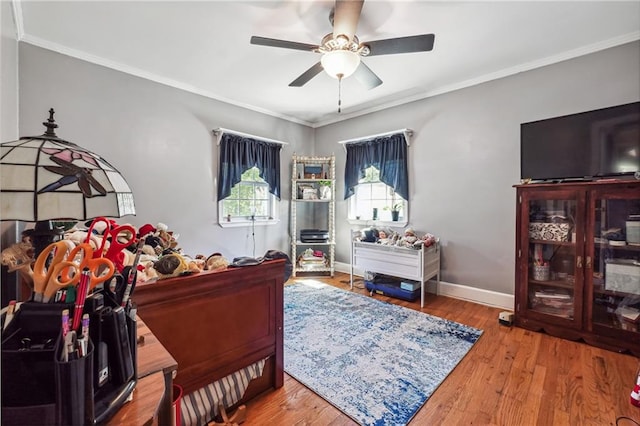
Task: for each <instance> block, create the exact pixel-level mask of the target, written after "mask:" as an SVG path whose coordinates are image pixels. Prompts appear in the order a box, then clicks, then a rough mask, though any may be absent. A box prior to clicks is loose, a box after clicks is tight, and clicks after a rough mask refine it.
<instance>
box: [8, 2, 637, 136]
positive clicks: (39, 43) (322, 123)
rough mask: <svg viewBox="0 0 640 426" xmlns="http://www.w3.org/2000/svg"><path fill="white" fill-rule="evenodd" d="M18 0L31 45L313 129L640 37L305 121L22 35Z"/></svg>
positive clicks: (607, 42) (617, 39)
mask: <svg viewBox="0 0 640 426" xmlns="http://www.w3.org/2000/svg"><path fill="white" fill-rule="evenodd" d="M20 3H21V0H13V5H14V16H15V19H16V28H17V31H18V40H19V41H22V42H25V43H28V44H32V45H34V46H38V47H42V48H44V49H48V50H52V51H54V52H58V53H61V54H63V55H67V56H71V57H73V58H77V59H80V60H83V61H86V62H90V63H93V64H97V65H102V66H104V67H107V68H111V69H114V70H116V71H121V72H124V73H127V74H131V75H134V76H137V77H140V78H144V79H146V80H151V81H154V82H156V83H160V84H163V85H165V86H169V87H173V88H176V89H180V90H184V91H187V92H190V93H194V94H197V95H201V96H204V97H207V98H210V99H214V100H217V101H220V102H224V103H227V104H230V105H234V106H237V107H240V108H245V109H248V110H251V111H255V112H258V113H261V114H266V115H270V116H272V117H275V118H279V119H282V120H286V121H289V122H292V123H296V124H300V125H303V126H307V127H311V128H313V129H317V128H320V127H324V126H327V125H330V124H335V123H339V122H342V121H346V120H350V119H352V118H357V117H360V116H363V115H367V114H371V113H374V112H379V111H383V110H386V109H389V108H393V107H397V106H400V105H404V104H407V103H411V102H415V101H419V100H423V99H426V98H430V97H433V96H437V95H442V94H444V93H448V92H453V91H456V90H460V89H464V88H467V87H471V86H475V85H478V84H482V83H486V82H489V81H492V80H497V79H500V78H504V77H508V76H510V75H514V74H518V73H522V72H525V71H530V70H533V69H536V68H541V67H544V66H547V65H552V64H555V63H558V62H562V61H566V60H569V59H573V58H577V57H579V56H584V55H588V54H590V53H595V52H598V51H601V50H605V49H608V48H611V47H616V46H620V45H622V44H626V43H630V42H633V41H637V40H640V31H634V32H632V33H629V34H625V35H622V36H619V37H614V38H611V39H608V40H603V41H601V42H597V43H593V44H590V45H587V46H583V47H580V48H577V49H573V50H569V51H566V52H563V53H560V54H557V55H552V56H548V57H546V58H542V59H539V60H536V61H531V62H526V63H523V64H520V65H516V66H514V67H509V68H505V69H502V70H499V71H496V72H493V73H489V74H485V75H482V76H479V77H476V78H472V79H469V80H465V81H461V82H457V83H453V84H449V85H445V86H441V87H438V88H436V89H434V90H430V91H426V92H423V93H419V94H416V95H412V96H409V97H405V98H402V99H397V100H395V101H391V102H386V103H384V104H381V105H377V106H375V107H371V108H364V109H361V110H358V111H354V112H352V113H349V112H346V113H345V112H343V113H342V114H340V116H334V117H330V118H327V119H322V118H321V119H319V120H317V121H306V120H302V119H299V118H297V117H293V116H289V115H285V114H280V113H277V112H274V111H271V110H267V109H264V108H260V107H257V106H254V105H251V104H246V103H243V102H238V101H235V100H232V99H228V98H225V97H222V96H219V95H217V94H215V93H212V92H210V91H207V90H203V89H201V88H199V87H195V86H192V85H190V84H187V83H184V82H181V81H177V80H173V79H170V78H166V77H162V76H159V75H156V74H154V73H151V72H148V71H144V70H141V69H138V68H135V67H131V66H129V65H126V64H122V63H119V62H115V61H111V60H108V59H105V58H102V57H99V56H96V55H91V54H89V53H87V52H83V51H79V50H76V49H71V48H69V47H66V46H63V45H60V44H57V43H52V42H50V41H47V40H43V39H41V38H38V37H33V36H31V35H29V34H25V33H24V27H23V22H22V7H21V4H20Z"/></svg>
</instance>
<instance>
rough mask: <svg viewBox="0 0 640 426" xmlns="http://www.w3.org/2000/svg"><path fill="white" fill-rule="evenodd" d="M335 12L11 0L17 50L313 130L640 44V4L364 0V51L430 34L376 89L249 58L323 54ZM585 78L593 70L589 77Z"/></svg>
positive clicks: (396, 59) (287, 4) (319, 7)
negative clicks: (314, 47) (306, 78)
mask: <svg viewBox="0 0 640 426" xmlns="http://www.w3.org/2000/svg"><path fill="white" fill-rule="evenodd" d="M332 6H333V2H332V1H313V2H312V1H195V2H186V1H177V2H171V1H141V2H133V1H106V2H105V1H68V2H59V1H41V2H38V1H31V0H22V1H19V0H14V12H15V16H16V22H17V27H18V38H19V39H20V40H22V41H24V42H27V43H31V44H34V45H37V46H41V47H44V48H47V49H51V50H55V51H58V52H61V53H64V54H67V55H71V56H74V57H77V58H80V59H84V60H87V61H90V62H94V63H97V64H101V65H105V66H108V67H111V68H114V69H118V70H121V71H124V72H128V73H131V74H135V75H138V76H141V77H145V78H148V79H151V80H154V81H158V82H161V83H164V84H168V85H171V86H175V87H179V88H182V89H185V90H189V91H192V92H194V93H198V94H202V95H204V96H208V97H211V98H214V99H219V100H222V101H225V102H230V103H232V104H235V105H240V106H244V107H247V108H251V109H254V110H257V111H260V112H264V113H267V114H271V115H274V116H278V117H283V118H286V119H289V120H292V121H295V122H298V123H302V124H306V125H310V126H313V127H318V126H320V125H324V124H328V123H332V122H336V121H340V120H342V119H345V118H349V117H353V116H357V115H361V114H364V113H367V112H371V111H374V110H378V109H382V108H385V107H389V106H393V105H398V104H402V103H405V102H408V101H412V100H417V99H422V98H425V97H428V96H433V95H435V94H439V93H444V92H447V91H450V90H455V89H458V88H462V87H466V86H469V85H473V84H477V83H480V82H483V81H488V80H491V79H494V78H499V77H502V76H505V75H510V74H513V73H516V72H521V71H526V70H528V69H532V68H536V67H539V66H543V65H547V64H551V63H554V62H558V61H561V60H565V59H569V58H572V57H576V56H580V55H584V54H587V53H590V52H593V51H597V50H601V49H604V48H608V47H612V46H616V45H619V44H623V43H627V42H630V41H633V40H638V39H640V1H637V0H636V1H624V2H611V1H602V2H595V1H587V2H583V1H567V2H551V1H531V2H515V1H496V2H478V1H472V2H453V1H446V2H445V1H435V2H434V1H419V0H414V1H391V0H368V1H366V2H365V4H364V7H363V9H362V15H361V18H360V23H359V25H358V30H357V35H358V37H359V38H360V40H361V41H367V40H378V39H385V38H395V37H401V36H409V35H417V34H425V33H434V34H435V47H434V49H433V51H431V52H422V53H407V54H399V55H387V56H376V57H370V58H365V59H364V62H365V63H366V64H367V65H368V66H369V67H370V68H371V69H372V70H373V71H374V72H375V73H376V74H377V75H378V76H379V77H380V78H381V79H382V81H383V84H382V85H381V86H379V87H377V88H375V89H372V90H365V89H364V88H363V87H362V86H361V85H360V84H359V83H358V81H356V80H355V79H353V78H347V79H345V80H344V81H343V85H342V110H343V111H342V114H337V100H338V83H337V80H334V79H332V78H331V77H329V76H328V75H326V74H325V73H321V74H319V75H317V76H316V77H315V78H313V79H312V80H311V81H310V82H309V83H307V84H306V85H305V86H303V87H299V88H294V87H288V84H289V83H290V82H291V81H292V80H294V79H295V78H296V77H298V76H299V75H300V74H302V72H304V71H305V70H307V69H308V68H309V67H311V66H312V65H313V64H315V63H316V62H317V61H318V60H319V59H320V56H319V54H315V53H310V52H304V51H299V50H289V49H281V48H273V47H264V46H255V45H251V44H249V39H250V37H251V36H252V35H259V36H263V37H270V38H277V39H283V40H290V41H297V42H303V43H310V44H319V43H320V40H321V39H322V37H323V36H324V35H325V34H326V33H329V32H331V26H330V23H329V19H328V16H329V12H330V10H331V8H332ZM585 72H588V70H585Z"/></svg>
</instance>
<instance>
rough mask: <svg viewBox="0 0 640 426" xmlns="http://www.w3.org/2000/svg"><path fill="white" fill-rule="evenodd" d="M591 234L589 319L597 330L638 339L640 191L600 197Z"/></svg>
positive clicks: (595, 202)
mask: <svg viewBox="0 0 640 426" xmlns="http://www.w3.org/2000/svg"><path fill="white" fill-rule="evenodd" d="M590 207H591V209H592V211H591V212H590V214H591V215H592V222H591V223H592V224H593V229H592V230H591V231H592V232H590V233H589V234H588V235H587V246H588V251H589V253H588V257H587V265H586V267H587V269H586V274H587V277H586V278H587V280H590V283H591V285H590V286H589V287H588V289H589V292H588V294H587V297H588V300H589V301H588V303H589V304H590V305H589V306H588V308H587V317H588V318H589V320H590V321H589V326H590V327H589V328H590V329H591V331H596V332H599V333H606V335H610V336H619V337H630V338H635V339H638V333H639V331H640V328H639V324H640V193H638V191H637V189H636V190H632V189H630V190H629V191H619V192H616V193H615V195H608V194H607V193H606V191H597V192H595V193H594V196H593V199H592V200H591V203H590Z"/></svg>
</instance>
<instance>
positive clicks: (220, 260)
mask: <svg viewBox="0 0 640 426" xmlns="http://www.w3.org/2000/svg"><path fill="white" fill-rule="evenodd" d="M227 266H229V261H228V260H227V259H225V258H224V256H222V254H220V253H213V254H212V255H211V256H209V257H208V258H207V260H206V262H205V269H206V270H207V271H221V270H223V269H227Z"/></svg>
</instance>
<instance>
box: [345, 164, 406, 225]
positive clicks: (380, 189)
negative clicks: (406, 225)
mask: <svg viewBox="0 0 640 426" xmlns="http://www.w3.org/2000/svg"><path fill="white" fill-rule="evenodd" d="M394 210H395V211H397V212H398V218H397V221H401V222H404V221H406V214H405V212H406V201H405V200H404V199H403V198H402V197H400V196H399V195H398V194H397V193H396V192H395V191H394V190H393V188H391V187H390V186H388V185H386V184H385V183H383V182H381V181H380V171H379V170H378V169H377V168H376V167H373V166H371V167H369V168H367V169H366V170H365V176H364V178H361V179H360V180H359V181H358V185H357V187H356V188H355V194H354V195H353V196H352V197H350V198H349V213H348V214H349V219H350V220H356V221H358V220H360V221H370V220H378V221H392V220H393V218H392V211H394ZM374 215H375V217H374Z"/></svg>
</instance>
